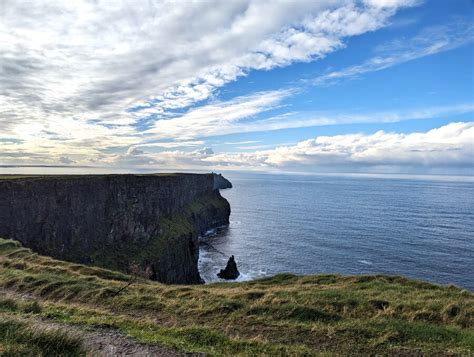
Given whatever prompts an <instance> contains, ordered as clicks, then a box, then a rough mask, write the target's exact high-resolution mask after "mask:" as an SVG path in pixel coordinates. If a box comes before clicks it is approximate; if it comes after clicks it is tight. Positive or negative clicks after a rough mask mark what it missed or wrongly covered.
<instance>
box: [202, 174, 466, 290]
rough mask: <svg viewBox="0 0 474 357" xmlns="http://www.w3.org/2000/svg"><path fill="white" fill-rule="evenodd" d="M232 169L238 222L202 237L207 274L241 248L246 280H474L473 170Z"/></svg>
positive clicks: (238, 255)
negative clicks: (446, 173)
mask: <svg viewBox="0 0 474 357" xmlns="http://www.w3.org/2000/svg"><path fill="white" fill-rule="evenodd" d="M225 176H226V177H227V178H229V179H230V180H231V181H232V184H233V186H234V187H233V188H232V189H228V190H222V191H221V193H222V195H223V196H224V197H225V198H226V199H227V200H228V201H229V202H230V205H231V209H232V213H231V217H230V225H229V227H228V228H225V229H221V230H218V231H215V232H209V234H208V236H206V237H202V238H201V244H200V262H199V266H200V271H201V275H202V277H203V278H204V279H205V280H206V282H212V281H219V279H218V278H217V276H216V274H217V273H218V272H219V270H220V269H221V268H224V267H225V265H226V261H227V259H228V258H229V256H230V255H234V256H235V259H236V261H237V264H238V268H239V270H240V272H241V276H240V277H239V279H238V280H249V279H254V278H258V277H263V276H267V275H272V274H276V273H281V272H290V273H294V274H327V273H330V274H389V275H404V276H407V277H412V278H416V279H422V280H427V281H431V282H434V283H439V284H454V285H457V286H460V287H464V288H468V289H470V290H474V180H473V178H472V177H466V178H462V177H461V178H460V177H454V178H453V177H443V176H433V177H430V176H422V177H410V176H397V175H393V176H386V175H382V176H376V175H365V176H364V175H314V176H303V175H269V174H231V173H226V174H225Z"/></svg>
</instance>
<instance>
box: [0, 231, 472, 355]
mask: <svg viewBox="0 0 474 357" xmlns="http://www.w3.org/2000/svg"><path fill="white" fill-rule="evenodd" d="M0 269H1V273H0V288H3V289H7V290H8V291H12V292H15V293H22V294H28V295H30V296H33V297H35V298H36V299H38V300H40V303H37V306H35V307H33V306H30V307H27V302H22V303H18V302H15V301H7V300H4V301H3V302H2V300H0V311H2V309H3V310H4V311H10V312H11V313H13V314H16V315H20V316H24V315H27V316H43V317H47V318H49V319H54V320H57V321H62V322H65V323H72V324H86V325H89V326H93V327H108V328H113V329H117V330H118V331H121V332H123V333H125V334H127V335H130V336H132V337H135V338H137V339H138V340H140V341H142V342H145V343H161V344H163V345H166V346H169V347H172V348H175V349H177V350H181V351H188V352H206V353H208V354H210V355H235V354H237V355H238V354H243V355H255V354H257V355H258V354H267V355H275V354H276V355H279V354H280V355H288V354H290V355H291V354H293V355H304V354H308V355H312V354H318V353H336V354H341V353H342V354H381V353H382V354H383V353H392V354H398V353H412V354H418V353H460V354H468V353H471V352H473V351H474V332H473V331H474V329H473V327H474V323H473V322H474V294H472V293H471V292H469V291H467V290H463V289H459V288H457V287H454V286H439V285H434V284H429V283H426V282H421V281H416V280H410V279H406V278H403V277H397V276H383V275H376V276H338V275H319V276H295V275H291V274H280V275H276V276H274V277H270V278H265V279H260V280H256V281H251V282H246V283H222V284H209V285H202V286H178V285H163V284H159V283H156V282H152V281H148V280H143V279H138V280H137V281H136V282H134V283H133V284H132V285H130V286H128V287H127V288H126V289H124V290H123V291H121V289H122V288H123V287H124V286H125V285H126V284H127V283H128V281H129V279H130V277H129V276H127V275H124V274H122V273H117V272H113V271H110V270H106V269H101V268H95V267H88V266H83V265H78V264H73V263H68V262H63V261H57V260H54V259H51V258H48V257H43V256H39V255H37V254H34V253H33V252H31V251H30V250H28V249H24V248H21V247H20V246H19V245H18V244H17V243H15V242H13V241H8V240H1V239H0ZM118 291H121V292H120V293H119V294H117V292H118ZM15 304H16V305H15ZM28 304H30V305H31V304H32V303H31V302H28ZM2 306H3V307H2Z"/></svg>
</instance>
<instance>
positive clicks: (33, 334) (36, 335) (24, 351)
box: [0, 315, 84, 357]
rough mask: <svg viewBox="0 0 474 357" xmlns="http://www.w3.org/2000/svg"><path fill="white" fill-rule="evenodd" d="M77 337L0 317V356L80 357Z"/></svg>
mask: <svg viewBox="0 0 474 357" xmlns="http://www.w3.org/2000/svg"><path fill="white" fill-rule="evenodd" d="M81 345H82V341H81V339H80V338H79V337H77V336H73V335H71V334H68V333H66V332H64V331H61V330H58V329H42V328H37V327H34V326H32V325H31V324H30V323H28V322H25V321H22V320H20V319H18V318H15V317H8V316H5V315H0V355H2V356H5V357H6V356H45V357H46V356H80V355H83V354H84V351H83V350H82V347H81Z"/></svg>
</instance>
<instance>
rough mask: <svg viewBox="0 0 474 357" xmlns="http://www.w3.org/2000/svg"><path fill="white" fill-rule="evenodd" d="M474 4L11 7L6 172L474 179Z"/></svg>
mask: <svg viewBox="0 0 474 357" xmlns="http://www.w3.org/2000/svg"><path fill="white" fill-rule="evenodd" d="M473 12H474V3H473V2H472V1H471V0H454V1H441V0H424V1H423V0H319V1H314V0H308V1H306V0H291V1H290V0H287V1H283V0H281V1H276V0H275V1H266V0H230V1H195V2H192V1H184V0H182V1H173V2H171V1H153V0H149V1H135V0H133V1H132V0H123V1H116V0H105V1H102V0H89V1H86V0H84V1H79V0H78V1H67V0H64V1H26V0H1V1H0V165H3V166H5V165H66V166H97V167H103V168H104V167H105V168H121V169H127V170H130V171H134V170H141V169H151V170H155V171H159V170H164V169H171V170H173V169H182V170H183V169H185V170H190V171H191V170H207V171H210V170H214V171H219V170H226V169H229V170H260V171H282V172H378V173H380V172H382V173H383V172H390V173H394V172H395V173H442V174H471V175H474V117H473V112H474V92H473V91H474V89H473V83H474V78H473V77H474V74H473V71H474V69H473V68H474V57H473V56H474V55H473V53H474V42H473V41H474V21H473Z"/></svg>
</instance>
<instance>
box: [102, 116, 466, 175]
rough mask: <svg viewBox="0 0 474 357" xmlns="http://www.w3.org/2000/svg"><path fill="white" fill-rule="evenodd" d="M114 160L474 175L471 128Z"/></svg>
mask: <svg viewBox="0 0 474 357" xmlns="http://www.w3.org/2000/svg"><path fill="white" fill-rule="evenodd" d="M132 151H133V154H130V153H127V154H125V155H117V156H115V157H114V158H113V160H112V161H111V162H110V164H111V165H112V166H115V167H121V168H127V167H133V168H148V169H149V168H154V167H158V166H159V165H164V166H165V167H166V168H172V169H183V168H184V169H203V168H204V169H206V168H208V169H213V170H223V169H239V170H262V171H299V172H392V173H393V172H397V173H433V172H434V171H437V172H438V173H452V172H463V173H468V174H474V172H473V171H474V122H459V123H450V124H447V125H445V126H442V127H440V128H436V129H432V130H429V131H427V132H417V133H410V134H404V133H388V132H384V131H379V132H376V133H373V134H346V135H336V136H320V137H316V138H314V139H310V140H304V141H301V142H299V143H297V144H294V145H287V146H280V147H277V148H273V149H269V150H260V151H254V152H238V153H236V152H223V153H214V151H213V150H212V149H211V148H203V149H199V150H194V151H189V152H185V151H179V150H174V151H164V152H159V153H153V152H145V151H140V152H139V153H138V154H135V150H132Z"/></svg>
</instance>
